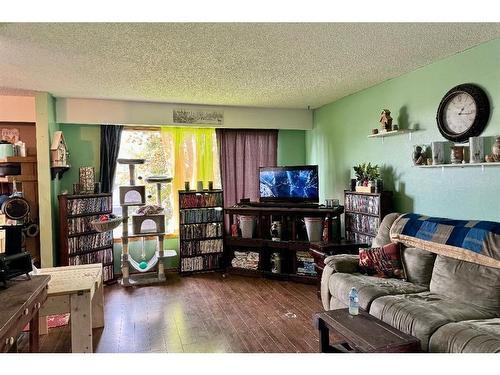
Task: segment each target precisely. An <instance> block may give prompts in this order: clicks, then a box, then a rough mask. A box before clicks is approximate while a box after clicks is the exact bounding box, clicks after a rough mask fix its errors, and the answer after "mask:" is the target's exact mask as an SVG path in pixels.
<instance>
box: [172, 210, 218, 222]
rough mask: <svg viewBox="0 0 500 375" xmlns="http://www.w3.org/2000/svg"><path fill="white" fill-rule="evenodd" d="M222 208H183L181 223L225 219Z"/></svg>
mask: <svg viewBox="0 0 500 375" xmlns="http://www.w3.org/2000/svg"><path fill="white" fill-rule="evenodd" d="M223 217H224V215H223V211H222V208H199V209H196V210H185V211H184V210H181V212H180V223H181V224H198V223H210V222H214V221H222V220H223Z"/></svg>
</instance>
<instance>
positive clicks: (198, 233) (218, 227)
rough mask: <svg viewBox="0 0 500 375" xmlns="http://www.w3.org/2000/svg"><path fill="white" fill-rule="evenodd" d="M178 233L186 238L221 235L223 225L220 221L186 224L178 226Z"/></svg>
mask: <svg viewBox="0 0 500 375" xmlns="http://www.w3.org/2000/svg"><path fill="white" fill-rule="evenodd" d="M179 234H180V236H181V237H182V238H184V239H186V240H189V239H198V238H214V237H222V235H223V227H222V223H203V224H186V225H183V226H182V227H180V229H179Z"/></svg>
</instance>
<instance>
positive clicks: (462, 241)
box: [390, 213, 500, 268]
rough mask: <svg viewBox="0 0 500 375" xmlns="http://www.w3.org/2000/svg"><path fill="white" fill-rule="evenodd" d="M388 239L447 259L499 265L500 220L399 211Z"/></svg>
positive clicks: (499, 266) (492, 265) (493, 265)
mask: <svg viewBox="0 0 500 375" xmlns="http://www.w3.org/2000/svg"><path fill="white" fill-rule="evenodd" d="M390 235H391V240H392V241H393V242H401V243H403V244H404V245H405V246H408V247H418V248H421V249H424V250H427V251H431V252H433V253H436V254H441V255H444V256H448V257H451V258H456V259H461V260H465V261H467V262H473V263H478V264H482V265H484V266H488V267H494V268H500V223H497V222H493V221H478V220H451V219H444V218H439V217H429V216H423V215H418V214H414V213H409V214H403V215H401V216H400V217H398V218H397V219H396V221H395V222H394V224H393V225H392V227H391V232H390Z"/></svg>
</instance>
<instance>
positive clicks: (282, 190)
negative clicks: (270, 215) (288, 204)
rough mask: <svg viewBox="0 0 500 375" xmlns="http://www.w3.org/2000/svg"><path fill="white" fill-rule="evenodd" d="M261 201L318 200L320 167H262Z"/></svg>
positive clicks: (260, 177)
mask: <svg viewBox="0 0 500 375" xmlns="http://www.w3.org/2000/svg"><path fill="white" fill-rule="evenodd" d="M259 181H260V200H261V201H271V200H275V201H299V202H318V196H319V194H318V167H317V166H315V165H314V166H313V165H307V166H294V167H263V168H261V169H260V174H259Z"/></svg>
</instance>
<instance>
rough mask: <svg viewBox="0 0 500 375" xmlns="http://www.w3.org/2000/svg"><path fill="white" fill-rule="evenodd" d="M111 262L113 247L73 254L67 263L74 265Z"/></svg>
mask: <svg viewBox="0 0 500 375" xmlns="http://www.w3.org/2000/svg"><path fill="white" fill-rule="evenodd" d="M112 262H113V247H110V248H108V249H103V250H99V251H94V252H91V253H85V254H73V255H72V256H70V258H69V265H70V266H76V265H79V264H91V263H103V264H108V263H112Z"/></svg>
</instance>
